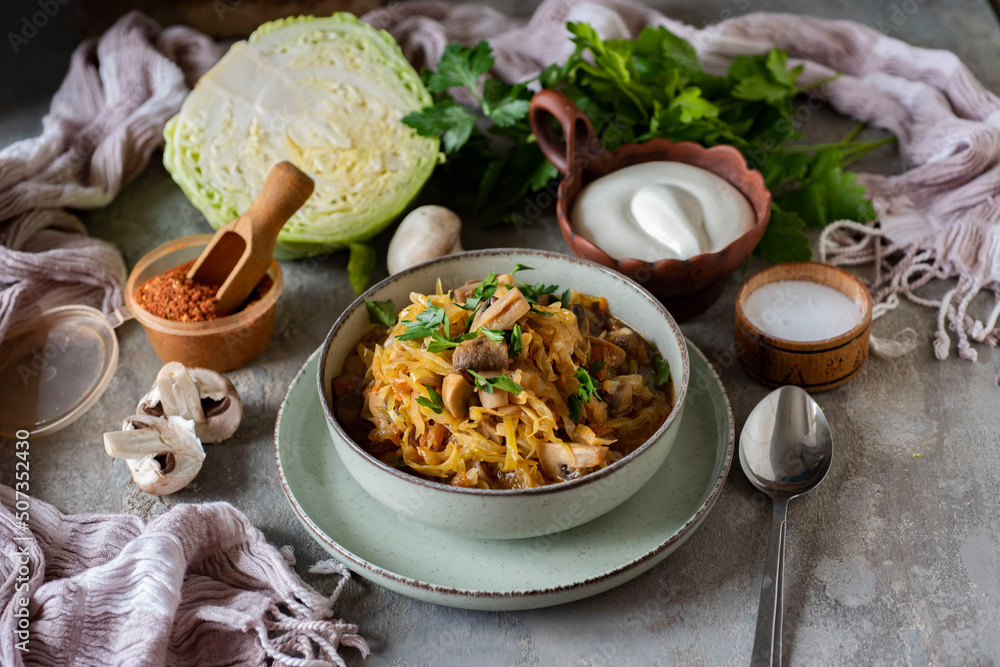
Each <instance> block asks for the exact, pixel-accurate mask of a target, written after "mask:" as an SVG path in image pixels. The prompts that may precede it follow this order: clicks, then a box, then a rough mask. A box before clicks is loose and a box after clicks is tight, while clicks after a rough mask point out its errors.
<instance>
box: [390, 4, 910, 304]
mask: <svg viewBox="0 0 1000 667" xmlns="http://www.w3.org/2000/svg"><path fill="white" fill-rule="evenodd" d="M567 28H568V30H569V32H570V33H571V35H572V41H573V43H574V45H575V50H574V52H573V55H572V56H570V58H569V60H567V62H566V63H565V64H564V65H561V66H557V65H552V66H550V67H548V68H546V69H545V70H544V71H543V72H542V73H541V74H540V75H539V83H540V84H541V86H542V87H545V88H556V89H559V90H562V92H564V93H566V94H567V95H568V96H569V97H570V98H571V99H573V100H574V101H575V102H576V104H577V105H578V106H579V107H580V109H581V110H583V112H584V113H585V114H586V115H587V116H588V117H589V118H590V120H591V122H592V123H593V125H594V128H595V130H596V132H597V134H598V136H599V137H600V139H601V141H602V143H603V145H604V147H605V148H606V149H607V150H614V149H615V148H617V147H618V146H619V145H621V144H623V143H628V142H632V141H646V140H648V139H652V138H654V137H665V138H667V139H670V140H672V141H695V142H698V143H700V144H703V145H705V146H714V145H717V144H728V145H732V146H735V147H736V148H737V149H739V150H740V151H741V152H742V153H743V155H744V156H745V157H746V158H747V161H748V163H749V164H750V166H751V167H753V168H755V169H759V170H760V171H761V172H762V173H763V175H764V179H765V182H766V184H767V186H768V188H769V189H770V190H771V191H772V193H773V194H774V203H773V208H772V214H771V222H770V224H769V226H768V230H767V233H766V234H765V235H764V238H763V239H762V240H761V242H760V245H758V247H757V251H758V252H759V253H760V254H761V255H762V256H763V257H764V259H766V260H768V261H772V262H779V261H790V260H802V259H808V258H809V257H810V252H809V245H808V239H807V237H806V236H805V234H804V233H803V230H804V229H805V227H807V226H809V227H822V226H824V225H825V224H827V223H828V222H830V221H833V220H837V219H842V218H847V219H851V220H858V221H861V222H867V221H869V220H872V219H874V216H875V213H874V210H873V209H872V206H871V203H870V202H869V201H868V200H867V199H865V197H864V194H865V192H864V187H863V186H861V185H859V184H858V183H857V176H856V174H853V173H851V172H849V171H846V170H845V169H844V167H845V166H846V165H847V164H849V163H850V162H853V161H854V160H856V159H857V158H859V157H861V156H862V155H864V154H865V153H866V152H868V151H870V150H871V149H873V148H875V147H876V146H879V145H882V144H884V143H887V142H889V141H893V139H892V138H889V139H886V140H882V141H872V142H858V141H855V140H854V138H855V136H856V135H857V133H858V132H860V129H861V127H863V126H859V127H858V128H855V130H853V131H852V132H851V133H850V134H849V135H848V136H847V137H845V138H844V139H843V140H842V141H839V142H836V143H833V144H824V145H819V146H788V145H786V142H788V141H790V140H794V139H798V138H800V137H801V132H800V131H799V130H798V128H797V123H796V121H795V115H794V114H795V109H794V107H793V101H794V100H795V98H796V97H797V96H798V95H800V94H801V93H803V92H805V91H806V90H807V87H801V86H799V85H798V84H797V79H798V76H799V74H800V73H801V71H802V68H801V67H795V68H792V69H789V68H788V64H787V58H788V54H787V53H785V52H784V51H781V50H778V49H774V50H772V51H771V52H770V53H769V54H767V55H766V56H739V57H737V58H736V59H735V60H734V61H733V63H732V65H731V66H730V68H729V71H728V73H727V75H726V76H712V75H709V74H706V73H705V72H704V71H703V70H702V68H701V65H700V63H699V62H698V56H697V53H696V52H695V49H694V47H693V46H692V45H691V44H690V43H689V42H687V41H686V40H684V39H682V38H680V37H678V36H677V35H674V34H673V33H671V32H670V31H668V30H667V29H666V28H663V27H658V28H653V27H647V28H645V29H644V30H643V31H642V32H641V33H640V34H639V36H638V37H637V38H636V39H634V40H621V39H616V40H602V39H601V38H600V36H599V35H598V34H597V32H596V31H595V30H594V29H593V28H592V27H591V26H590V25H588V24H586V23H569V24H567ZM492 66H493V56H492V54H491V51H490V48H489V46H488V45H487V44H486V43H485V42H480V43H479V44H477V45H476V46H475V47H472V48H464V47H461V46H459V45H456V44H452V45H449V46H448V47H446V48H445V51H444V54H443V55H442V57H441V61H440V63H439V64H438V68H437V71H433V72H426V73H425V80H426V82H427V86H428V88H429V89H430V90H431V91H432V93H433V94H434V98H435V102H434V104H433V105H432V106H429V107H425V108H424V109H422V110H421V111H418V112H415V113H411V114H409V115H408V116H406V117H405V118H404V119H403V122H404V123H406V124H407V125H409V126H410V127H413V128H414V129H415V130H416V131H417V133H418V134H421V135H424V136H440V137H441V139H442V144H443V147H444V151H445V153H446V154H447V155H448V160H447V162H446V163H445V164H444V165H442V166H441V167H440V168H439V169H438V170H437V173H436V176H435V180H437V181H438V182H439V183H445V184H447V187H446V188H445V190H446V191H447V192H449V193H452V194H453V197H452V198H453V200H454V201H453V202H451V203H452V205H453V206H455V207H456V208H458V209H460V210H464V211H466V212H468V213H469V214H470V215H471V216H472V217H473V218H474V219H476V220H477V221H479V222H480V223H482V224H486V225H492V224H497V223H502V222H509V223H515V224H517V223H520V224H523V223H524V222H525V218H531V217H533V215H532V214H533V211H530V209H532V208H533V207H535V206H537V204H535V203H534V201H533V199H534V198H533V197H531V196H530V195H531V194H532V193H533V192H537V191H540V190H542V189H544V188H546V187H547V186H548V185H549V183H550V182H551V181H552V180H553V179H554V178H556V176H557V175H558V174H557V172H556V169H555V168H554V167H553V166H552V165H551V164H549V162H548V161H547V160H546V159H545V157H544V156H543V155H542V153H541V150H540V149H539V148H538V145H537V143H536V142H535V139H534V136H533V135H532V133H531V127H530V125H529V124H528V118H527V116H528V104H529V101H530V99H531V91H530V90H529V89H528V87H527V85H526V84H525V83H519V84H516V85H508V84H506V83H503V82H502V81H499V80H498V79H495V78H492V77H489V76H486V73H487V72H488V71H489V70H490V68H491V67H492ZM480 82H481V85H480ZM818 83H821V82H817V83H815V84H813V85H818ZM455 87H460V88H462V89H464V90H466V91H467V94H468V95H471V97H472V98H473V99H474V103H475V105H476V107H477V108H475V109H469V108H467V107H465V106H463V105H461V104H458V103H457V102H455V100H454V99H453V98H452V97H451V96H450V95H449V94H448V91H449V89H452V88H455ZM487 203H488V204H489V206H487ZM540 287H541V288H542V289H544V288H545V287H546V286H540Z"/></svg>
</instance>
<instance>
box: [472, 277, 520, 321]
mask: <svg viewBox="0 0 1000 667" xmlns="http://www.w3.org/2000/svg"><path fill="white" fill-rule="evenodd" d="M529 310H531V304H530V303H528V300H527V299H525V298H524V295H523V294H521V290H519V289H517V288H516V287H515V288H514V289H511V290H507V291H506V292H504V293H503V294H500V295H498V296H497V297H496V300H495V301H493V303H492V304H490V306H489V307H488V308H486V309H485V310H483V311H481V312H480V313H479V314H478V315H476V319H474V320H473V321H472V327H471V330H472V331H475V330H476V329H478V328H479V327H486V328H488V329H498V330H500V331H506V330H507V329H510V328H512V327H513V326H514V325H515V324H516V323H517V321H518V320H519V319H521V318H522V317H524V316H525V315H527V314H528V311H529Z"/></svg>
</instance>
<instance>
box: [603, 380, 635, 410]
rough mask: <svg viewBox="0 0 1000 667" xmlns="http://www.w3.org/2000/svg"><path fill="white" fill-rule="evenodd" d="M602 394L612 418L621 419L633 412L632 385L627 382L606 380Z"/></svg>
mask: <svg viewBox="0 0 1000 667" xmlns="http://www.w3.org/2000/svg"><path fill="white" fill-rule="evenodd" d="M601 394H602V396H603V398H604V402H605V403H607V405H608V412H609V413H611V416H612V417H620V416H622V415H624V414H628V412H629V411H631V410H632V385H631V384H629V383H627V382H618V381H615V380H605V381H604V382H603V383H602V384H601Z"/></svg>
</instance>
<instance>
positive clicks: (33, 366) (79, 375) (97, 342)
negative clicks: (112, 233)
mask: <svg viewBox="0 0 1000 667" xmlns="http://www.w3.org/2000/svg"><path fill="white" fill-rule="evenodd" d="M0 352H2V354H0V435H4V436H8V437H15V436H16V434H17V432H18V431H22V436H23V435H24V434H23V431H25V430H26V431H29V432H30V433H31V435H33V436H38V435H45V434H48V433H54V432H56V431H58V430H60V429H62V428H65V427H66V426H69V425H70V424H71V423H73V422H74V421H75V420H76V419H78V418H79V417H80V416H81V415H82V414H83V413H84V412H86V411H87V410H89V409H90V408H91V407H92V406H93V405H94V403H96V402H97V399H99V398H100V397H101V394H103V393H104V391H105V390H106V389H107V388H108V385H109V384H110V383H111V378H112V376H113V375H114V372H115V368H116V367H117V365H118V339H117V337H116V336H115V332H114V328H113V327H112V325H111V323H110V322H109V321H108V317H107V316H105V315H104V314H103V313H102V312H101V311H99V310H97V309H96V308H91V307H89V306H62V307H59V308H53V309H51V310H48V311H46V312H44V313H42V314H41V315H38V316H36V317H31V318H29V319H27V320H24V321H23V322H20V323H19V324H17V325H16V326H15V327H13V328H12V329H11V330H10V331H9V332H8V334H7V336H6V337H5V338H4V340H3V342H2V344H0Z"/></svg>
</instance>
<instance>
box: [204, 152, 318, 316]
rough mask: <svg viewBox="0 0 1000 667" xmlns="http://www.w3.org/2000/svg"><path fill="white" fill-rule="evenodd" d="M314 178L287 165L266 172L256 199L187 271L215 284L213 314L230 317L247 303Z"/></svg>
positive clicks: (224, 228) (218, 233)
mask: <svg viewBox="0 0 1000 667" xmlns="http://www.w3.org/2000/svg"><path fill="white" fill-rule="evenodd" d="M313 186H314V184H313V180H312V179H311V178H309V177H308V176H306V175H305V174H304V173H302V172H301V171H299V170H298V169H297V168H296V167H295V165H293V164H292V163H291V162H279V163H278V164H276V165H274V168H273V169H271V173H270V174H268V175H267V179H266V180H265V181H264V187H263V188H261V190H260V193H258V195H257V198H256V199H254V200H253V203H252V204H250V208H248V209H247V210H246V212H244V213H243V215H241V216H240V217H238V218H236V219H235V220H233V221H232V222H230V223H229V224H227V225H225V226H224V227H222V228H221V229H219V231H217V232H216V233H215V236H214V237H212V240H211V241H209V243H208V246H206V247H205V249H204V250H203V251H202V253H201V256H200V257H199V258H198V260H197V261H196V262H195V263H194V266H192V267H191V270H190V271H188V274H187V277H188V278H189V279H191V280H194V281H197V282H200V283H207V284H211V285H220V284H221V287H219V292H218V294H217V295H216V304H215V310H216V312H218V313H219V314H220V315H229V314H230V313H232V312H234V311H235V310H236V309H237V308H239V307H240V305H242V303H243V302H244V301H246V299H247V297H248V296H250V292H252V291H253V289H254V287H256V286H257V283H259V282H260V279H261V278H263V277H264V274H265V273H266V272H267V269H268V267H270V266H271V254H272V253H273V252H274V241H275V239H277V237H278V232H279V231H281V228H282V227H284V226H285V223H286V222H288V219H289V218H290V217H292V215H293V214H294V213H295V212H296V211H297V210H299V207H300V206H302V204H304V203H305V201H306V200H307V199H309V195H311V194H312V191H313Z"/></svg>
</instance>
